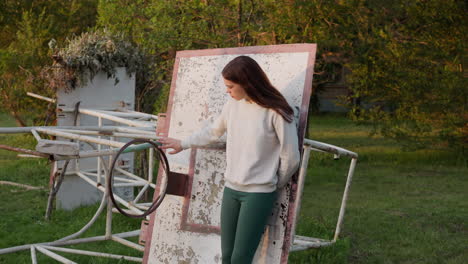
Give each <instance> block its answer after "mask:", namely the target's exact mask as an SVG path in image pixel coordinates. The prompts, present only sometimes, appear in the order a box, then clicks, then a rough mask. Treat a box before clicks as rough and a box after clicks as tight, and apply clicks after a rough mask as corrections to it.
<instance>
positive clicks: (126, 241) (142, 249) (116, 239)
mask: <svg viewBox="0 0 468 264" xmlns="http://www.w3.org/2000/svg"><path fill="white" fill-rule="evenodd" d="M112 240H114V241H115V242H118V243H120V244H122V245H125V246H127V247H131V248H134V249H136V250H139V251H141V252H144V251H145V247H143V246H141V245H138V244H136V243H133V242H131V241H128V240H125V239H123V238H120V237H116V236H112Z"/></svg>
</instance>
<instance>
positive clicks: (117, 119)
mask: <svg viewBox="0 0 468 264" xmlns="http://www.w3.org/2000/svg"><path fill="white" fill-rule="evenodd" d="M79 111H80V113H81V114H86V115H90V116H95V117H102V118H104V119H108V120H111V121H114V122H117V123H121V124H126V125H129V126H134V127H151V126H154V125H155V123H152V122H142V121H132V120H128V119H125V118H121V117H117V116H113V115H109V114H105V113H102V112H98V111H95V110H91V109H83V108H80V109H79Z"/></svg>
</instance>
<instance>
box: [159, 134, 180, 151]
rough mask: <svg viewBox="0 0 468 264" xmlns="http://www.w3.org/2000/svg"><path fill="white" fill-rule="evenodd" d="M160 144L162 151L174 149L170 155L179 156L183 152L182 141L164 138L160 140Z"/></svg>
mask: <svg viewBox="0 0 468 264" xmlns="http://www.w3.org/2000/svg"><path fill="white" fill-rule="evenodd" d="M158 142H159V143H161V144H162V146H161V149H173V151H171V152H169V154H177V153H179V152H181V151H182V150H183V149H182V146H181V145H180V140H178V139H175V138H169V137H162V138H160V139H158Z"/></svg>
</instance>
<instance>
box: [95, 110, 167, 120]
mask: <svg viewBox="0 0 468 264" xmlns="http://www.w3.org/2000/svg"><path fill="white" fill-rule="evenodd" d="M96 111H98V112H103V113H106V114H110V115H114V116H118V117H127V118H144V119H146V120H150V119H154V120H157V119H158V116H155V115H150V114H146V113H142V112H119V111H109V110H100V109H99V110H96Z"/></svg>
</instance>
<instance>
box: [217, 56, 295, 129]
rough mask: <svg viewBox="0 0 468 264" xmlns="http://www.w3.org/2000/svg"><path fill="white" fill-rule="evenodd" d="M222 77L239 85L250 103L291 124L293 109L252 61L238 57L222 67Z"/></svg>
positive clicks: (246, 57) (244, 57) (248, 58)
mask: <svg viewBox="0 0 468 264" xmlns="http://www.w3.org/2000/svg"><path fill="white" fill-rule="evenodd" d="M222 75H223V77H224V79H226V80H228V81H231V82H234V83H237V84H240V85H241V86H242V88H244V90H245V92H246V93H247V95H248V96H249V98H250V99H251V100H252V101H254V102H255V103H257V104H258V105H260V106H262V107H265V108H268V109H273V110H274V111H275V112H277V113H278V114H279V115H281V116H282V117H283V118H284V120H286V121H287V122H289V123H291V122H292V120H293V114H294V111H293V109H292V108H291V106H290V105H289V104H288V102H287V101H286V99H285V98H284V96H283V95H282V94H281V93H280V92H279V91H278V90H277V89H276V88H275V87H274V86H273V85H272V84H271V82H270V80H269V79H268V77H267V76H266V74H265V72H264V71H263V70H262V68H261V67H260V65H258V63H257V62H256V61H255V60H254V59H252V58H250V57H248V56H239V57H237V58H235V59H233V60H232V61H230V62H229V63H228V64H227V65H226V66H225V67H224V69H223V71H222Z"/></svg>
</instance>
